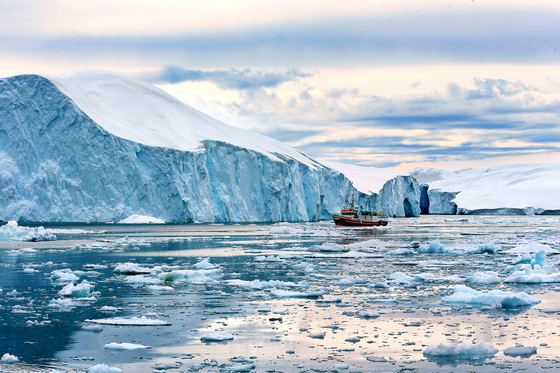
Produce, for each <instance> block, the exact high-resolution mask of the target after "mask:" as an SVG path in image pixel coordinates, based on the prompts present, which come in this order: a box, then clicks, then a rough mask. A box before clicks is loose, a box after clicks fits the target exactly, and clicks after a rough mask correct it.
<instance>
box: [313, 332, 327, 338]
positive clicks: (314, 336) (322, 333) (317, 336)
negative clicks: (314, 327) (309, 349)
mask: <svg viewBox="0 0 560 373" xmlns="http://www.w3.org/2000/svg"><path fill="white" fill-rule="evenodd" d="M325 335H326V333H325V332H316V333H309V338H315V339H324V338H325Z"/></svg>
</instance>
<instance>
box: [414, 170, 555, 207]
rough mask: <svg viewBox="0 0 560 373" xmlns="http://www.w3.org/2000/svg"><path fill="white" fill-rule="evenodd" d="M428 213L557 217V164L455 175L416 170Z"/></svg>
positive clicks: (452, 173)
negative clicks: (423, 190)
mask: <svg viewBox="0 0 560 373" xmlns="http://www.w3.org/2000/svg"><path fill="white" fill-rule="evenodd" d="M410 175H411V176H413V177H415V178H416V179H417V180H418V182H419V183H420V184H425V185H427V188H426V189H425V193H426V195H427V199H428V200H429V207H428V212H429V213H430V214H479V215H480V214H501V215H533V214H538V215H541V214H542V215H550V214H554V215H558V214H560V198H558V197H559V194H558V191H559V190H560V163H538V164H513V165H503V166H495V167H489V168H481V169H469V170H464V171H459V172H457V173H455V172H450V171H446V170H439V169H434V168H416V169H414V170H413V171H412V172H411V173H410Z"/></svg>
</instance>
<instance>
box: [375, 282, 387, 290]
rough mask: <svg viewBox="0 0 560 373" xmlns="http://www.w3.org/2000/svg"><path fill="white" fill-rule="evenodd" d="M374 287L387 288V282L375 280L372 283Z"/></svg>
mask: <svg viewBox="0 0 560 373" xmlns="http://www.w3.org/2000/svg"><path fill="white" fill-rule="evenodd" d="M372 287H374V288H379V289H387V288H389V284H388V283H387V282H376V283H375V284H373V286H372Z"/></svg>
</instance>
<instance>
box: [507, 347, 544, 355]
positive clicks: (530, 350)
mask: <svg viewBox="0 0 560 373" xmlns="http://www.w3.org/2000/svg"><path fill="white" fill-rule="evenodd" d="M536 353H537V348H536V347H525V346H515V347H508V348H506V349H505V350H504V355H506V356H510V357H517V356H519V357H529V356H531V355H534V354H536Z"/></svg>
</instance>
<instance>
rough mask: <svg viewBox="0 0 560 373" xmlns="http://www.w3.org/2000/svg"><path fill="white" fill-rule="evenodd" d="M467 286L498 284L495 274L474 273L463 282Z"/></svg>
mask: <svg viewBox="0 0 560 373" xmlns="http://www.w3.org/2000/svg"><path fill="white" fill-rule="evenodd" d="M465 282H466V283H468V284H494V283H498V282H500V278H499V274H498V273H497V272H492V271H488V272H475V273H474V274H473V275H472V276H470V277H467V278H466V280H465Z"/></svg>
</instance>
